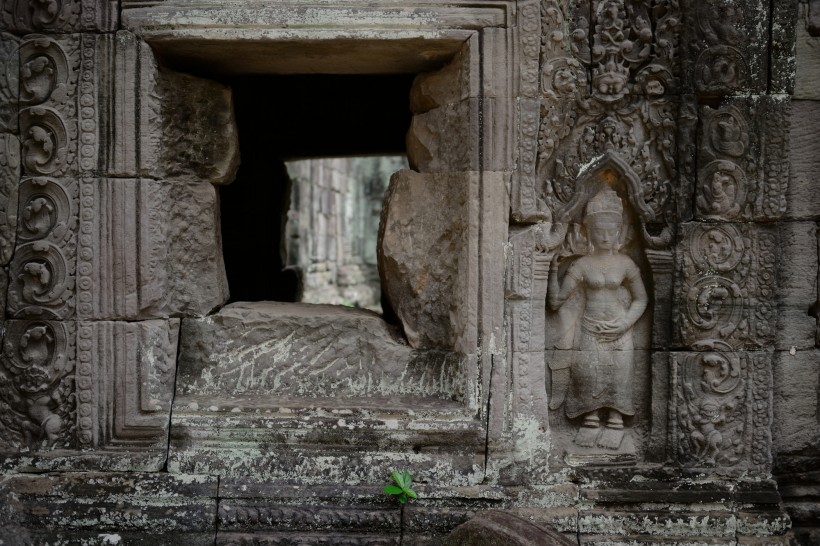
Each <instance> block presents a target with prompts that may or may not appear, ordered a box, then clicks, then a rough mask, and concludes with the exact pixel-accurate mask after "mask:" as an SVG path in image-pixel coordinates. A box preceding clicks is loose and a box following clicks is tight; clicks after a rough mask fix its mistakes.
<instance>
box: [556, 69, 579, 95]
mask: <svg viewBox="0 0 820 546" xmlns="http://www.w3.org/2000/svg"><path fill="white" fill-rule="evenodd" d="M576 82H577V78H576V77H575V73H574V72H573V71H572V69H571V68H569V67H565V68H561V69H559V70H557V71H556V72H555V76H553V78H552V86H553V88H554V89H555V90H556V91H558V92H559V93H563V94H569V93H572V92H573V91H575V84H576Z"/></svg>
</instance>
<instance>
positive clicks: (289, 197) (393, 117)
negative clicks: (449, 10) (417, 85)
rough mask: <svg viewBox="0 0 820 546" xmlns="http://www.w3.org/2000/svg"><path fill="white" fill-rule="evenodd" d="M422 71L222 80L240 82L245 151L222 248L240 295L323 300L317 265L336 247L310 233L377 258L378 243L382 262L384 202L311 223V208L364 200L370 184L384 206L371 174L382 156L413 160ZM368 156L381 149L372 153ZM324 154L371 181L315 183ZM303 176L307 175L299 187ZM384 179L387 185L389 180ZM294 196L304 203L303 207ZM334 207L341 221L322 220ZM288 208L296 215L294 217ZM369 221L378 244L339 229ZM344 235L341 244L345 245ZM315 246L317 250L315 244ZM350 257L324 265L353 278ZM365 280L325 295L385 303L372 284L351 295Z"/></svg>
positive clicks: (385, 160)
mask: <svg viewBox="0 0 820 546" xmlns="http://www.w3.org/2000/svg"><path fill="white" fill-rule="evenodd" d="M413 78H414V75H412V74H406V75H344V76H339V75H276V76H270V75H266V76H243V77H237V78H232V79H228V80H223V82H224V83H226V84H227V85H230V86H231V87H232V88H233V97H234V110H235V113H236V123H237V127H238V131H239V147H240V154H241V165H240V167H239V170H238V172H237V176H236V179H235V180H234V182H233V183H231V184H229V185H227V186H223V187H222V188H221V189H220V209H221V229H222V238H223V256H224V259H225V267H226V271H227V275H228V285H229V287H230V293H231V297H230V301H231V302H235V301H265V300H273V301H291V302H293V301H308V302H312V303H314V302H318V301H319V300H320V299H321V298H319V299H317V298H318V293H319V292H321V290H316V287H317V286H319V284H317V283H319V282H320V278H321V277H322V275H316V273H320V272H321V271H320V269H321V268H322V267H323V266H321V265H318V262H314V261H313V260H314V258H317V257H318V258H321V259H324V258H327V257H329V256H328V254H329V253H326V252H324V253H319V254H318V255H316V254H314V255H311V252H313V251H314V250H316V249H319V248H320V247H322V246H324V247H327V246H328V244H329V243H328V242H325V243H323V244H322V245H319V244H313V243H309V241H310V240H311V239H312V240H314V241H316V240H318V239H320V238H321V237H323V236H332V238H333V241H334V242H333V246H334V250H333V252H332V255H333V256H334V257H336V256H339V257H345V256H347V257H352V256H354V255H356V256H362V257H363V258H366V259H367V260H370V254H369V253H370V252H372V255H373V257H372V263H373V264H374V265H375V252H376V248H375V241H376V238H377V234H378V217H379V215H378V213H377V212H373V211H362V212H361V214H360V213H355V212H352V211H349V210H348V209H347V208H345V210H344V211H343V212H342V215H343V217H339V218H337V217H336V216H335V213H336V212H337V211H333V214H326V215H325V216H326V218H325V219H324V220H322V218H321V217H320V215H314V217H313V218H310V217H309V218H308V219H307V222H306V223H305V218H304V216H305V214H303V212H302V211H306V210H309V209H311V208H312V209H315V210H316V211H323V212H325V213H330V212H331V211H330V207H331V204H333V206H336V205H338V204H340V203H341V202H343V201H344V200H345V199H353V200H355V199H356V196H357V195H361V194H366V195H368V199H369V200H371V201H374V202H378V204H379V207H380V205H381V199H380V198H379V199H375V198H373V195H371V194H373V192H375V191H377V189H376V187H375V186H374V185H375V184H376V182H374V181H373V180H372V178H368V177H369V176H371V174H372V172H371V171H372V169H373V168H376V167H374V165H376V166H379V167H378V168H381V169H383V170H385V171H386V170H387V169H390V168H392V169H393V170H392V171H389V172H391V173H392V172H395V171H396V170H399V169H401V168H403V167H404V166H405V163H403V161H405V160H403V156H404V154H405V135H406V132H407V130H408V128H409V126H410V121H411V117H412V115H411V112H410V110H409V95H410V87H411V84H412V82H413ZM362 156H380V157H371V158H370V159H365V158H364V157H362ZM396 156H399V157H396ZM317 158H321V159H317ZM308 159H309V160H312V161H313V167H307V166H306V165H308V163H302V162H301V161H299V160H308ZM286 162H287V163H286ZM368 162H369V163H368ZM323 164H324V165H325V166H328V167H332V168H336V169H337V170H339V169H341V170H344V169H345V168H348V167H349V169H350V172H353V173H354V175H355V173H357V172H360V173H362V174H363V176H364V183H363V184H358V185H357V184H351V185H352V186H353V190H352V194H351V195H348V196H346V197H343V196H342V195H341V193H338V192H334V191H328V192H323V191H320V190H318V188H317V187H316V185H317V184H321V181H319V182H317V181H316V179H315V178H313V175H311V176H305V173H306V172H313V173H314V174H319V173H320V172H321V171H322V170H323V168H320V167H319V166H320V165H323ZM299 165H301V166H299ZM334 165H335V167H333V166H334ZM367 165H370V166H369V167H368V166H367ZM288 171H291V174H290V175H289V172H288ZM336 176H337V177H339V176H341V175H336ZM356 176H358V175H356ZM387 176H388V177H389V173H388V174H387ZM294 178H296V179H299V180H303V182H301V186H300V187H299V188H298V189H297V187H296V185H295V184H294V182H293V179H294ZM308 180H309V182H307V181H308ZM382 184H383V185H384V188H386V184H387V180H384V181H383V182H382ZM306 185H307V186H308V187H310V186H311V185H313V186H314V189H313V190H310V191H309V192H307V193H311V194H312V197H311V199H320V198H323V199H325V201H324V202H316V203H313V204H312V205H311V204H310V203H309V202H307V201H306V195H305V193H306V192H305V186H306ZM381 191H382V193H383V191H384V189H382V190H381ZM295 203H298V204H296V206H295V208H294V204H295ZM347 214H349V216H347V217H345V216H344V215H347ZM308 216H310V215H308ZM297 217H298V221H297V220H296V218H297ZM330 217H332V221H333V222H334V226H331V228H332V229H328V226H326V225H324V226H323V225H321V222H322V221H325V220H327V218H330ZM289 218H292V220H291V222H290V225H289V222H288V219H289ZM373 218H375V222H374V221H373ZM338 220H341V221H342V224H341V226H339V225H337V221H338ZM294 222H298V223H294ZM311 222H315V224H312V223H311ZM351 222H352V223H351ZM356 222H359V225H356V224H355V223H356ZM365 227H367V228H368V229H372V230H373V232H372V234H370V235H368V237H370V239H372V241H373V248H372V251H370V250H365V249H360V248H359V247H358V246H357V245H360V244H362V240H364V239H366V237H364V235H362V236H361V237H360V236H359V235H356V236H354V237H342V238H339V239H338V240H336V239H337V235H339V231H342V232H343V233H344V234H347V235H353V234H355V233H358V231H357V230H359V229H364V228H365ZM337 245H341V247H340V248H338V249H337V248H336V247H337ZM345 245H349V246H350V248H345ZM308 250H309V251H310V252H306V251H308ZM337 250H338V251H337ZM311 264H314V265H315V267H311ZM346 265H351V263H344V262H337V263H335V264H333V265H332V266H328V267H327V268H326V269H325V272H326V271H328V270H332V274H331V275H324V277H330V278H331V280H335V282H336V284H337V286H338V281H339V280H341V281H342V284H347V285H349V284H350V283H351V281H355V280H356V276H357V275H358V272H357V271H356V269H357V268H349V267H348V268H345V266H346ZM364 269H366V268H364ZM360 272H361V271H360ZM367 276H371V273H370V272H368V273H367ZM348 288H349V286H348ZM357 290H358V289H356V290H354V289H349V290H347V291H345V290H344V289H342V290H341V291H340V292H339V291H336V292H333V291H332V290H330V289H328V290H325V293H326V294H325V295H327V296H332V297H329V299H327V300H326V301H325V302H324V303H334V304H348V305H354V306H355V305H357V304H358V305H359V306H362V307H369V308H374V309H376V310H379V304H378V298H376V299H375V301H374V299H373V297H364V293H365V292H366V290H364V289H362V290H358V291H359V292H361V297H359V296H356V297H347V296H352V295H354V293H355V292H357ZM305 294H306V295H307V299H305V297H304V296H305Z"/></svg>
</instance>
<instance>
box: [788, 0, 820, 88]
mask: <svg viewBox="0 0 820 546" xmlns="http://www.w3.org/2000/svg"><path fill="white" fill-rule="evenodd" d="M816 11H817V8H816V7H815V5H812V6H811V7H809V3H808V2H800V4H799V5H798V18H797V24H796V26H795V34H796V44H795V69H796V70H795V82H794V98H795V99H806V100H820V35H818V33H817V32H812V33H810V32H809V26H810V22H809V19H810V17H812V16H813V17H814V18H815V19H814V20H816V17H817V16H816V13H815V12H816ZM815 28H816V27H815Z"/></svg>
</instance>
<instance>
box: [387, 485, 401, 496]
mask: <svg viewBox="0 0 820 546" xmlns="http://www.w3.org/2000/svg"><path fill="white" fill-rule="evenodd" d="M384 492H385V493H387V494H388V495H401V494H402V493H403V492H404V490H403V489H402V488H401V487H399V486H398V485H385V486H384Z"/></svg>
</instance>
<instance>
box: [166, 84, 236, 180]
mask: <svg viewBox="0 0 820 546" xmlns="http://www.w3.org/2000/svg"><path fill="white" fill-rule="evenodd" d="M159 92H160V93H161V96H162V140H161V149H160V154H159V157H158V158H157V160H158V163H157V167H158V169H159V174H160V176H162V177H163V178H171V179H178V178H193V179H195V180H207V181H209V182H211V183H212V184H227V183H229V182H231V181H232V180H233V178H234V175H235V174H236V169H237V168H238V167H239V136H238V133H237V130H236V123H235V121H234V114H233V103H232V98H231V90H230V88H228V87H225V86H223V85H221V84H219V83H216V82H214V81H211V80H206V79H202V78H196V77H194V76H190V75H188V74H180V73H177V72H172V71H168V70H161V71H160V78H159Z"/></svg>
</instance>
